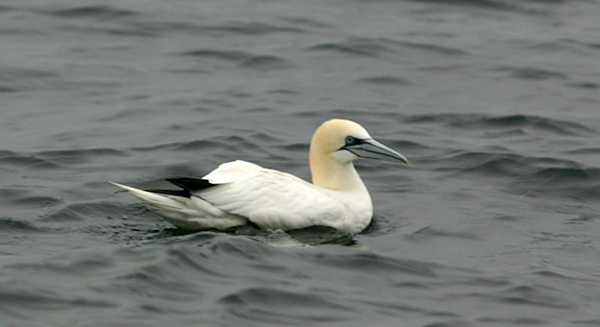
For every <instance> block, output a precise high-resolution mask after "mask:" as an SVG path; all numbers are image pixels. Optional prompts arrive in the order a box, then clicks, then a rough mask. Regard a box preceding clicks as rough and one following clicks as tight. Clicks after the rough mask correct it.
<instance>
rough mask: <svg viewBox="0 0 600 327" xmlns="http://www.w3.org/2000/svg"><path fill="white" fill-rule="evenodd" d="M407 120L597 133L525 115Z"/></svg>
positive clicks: (471, 127)
mask: <svg viewBox="0 0 600 327" xmlns="http://www.w3.org/2000/svg"><path fill="white" fill-rule="evenodd" d="M405 120H406V121H407V122H410V123H437V124H443V125H445V126H448V127H453V128H460V129H469V130H482V131H485V132H489V131H491V130H498V129H513V130H514V129H515V128H520V129H521V130H522V131H523V132H527V130H532V131H544V132H550V133H552V134H556V135H564V136H583V135H589V134H596V133H597V132H596V130H594V129H593V128H591V127H588V126H585V125H583V124H580V123H575V122H571V121H566V120H559V119H551V118H546V117H541V116H535V115H523V114H515V115H507V116H489V115H479V114H435V115H414V116H409V117H407V118H405Z"/></svg>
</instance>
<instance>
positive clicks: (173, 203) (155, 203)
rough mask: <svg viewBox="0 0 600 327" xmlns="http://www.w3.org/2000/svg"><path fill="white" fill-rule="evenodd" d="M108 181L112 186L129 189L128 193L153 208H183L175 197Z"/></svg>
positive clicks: (175, 209)
mask: <svg viewBox="0 0 600 327" xmlns="http://www.w3.org/2000/svg"><path fill="white" fill-rule="evenodd" d="M109 183H111V184H113V185H114V186H117V187H120V188H122V189H124V190H126V191H129V193H131V194H133V195H135V196H136V197H137V198H139V199H140V200H142V201H144V202H146V203H147V204H149V205H150V206H152V207H154V208H155V209H158V210H174V211H177V210H181V209H183V207H182V203H181V202H180V201H177V200H176V198H175V197H166V196H163V195H160V194H157V193H153V192H149V191H144V190H140V189H137V188H135V187H131V186H127V185H123V184H119V183H115V182H110V181H109Z"/></svg>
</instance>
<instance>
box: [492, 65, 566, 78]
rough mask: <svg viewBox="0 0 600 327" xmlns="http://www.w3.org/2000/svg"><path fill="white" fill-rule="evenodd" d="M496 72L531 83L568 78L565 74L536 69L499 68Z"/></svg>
mask: <svg viewBox="0 0 600 327" xmlns="http://www.w3.org/2000/svg"><path fill="white" fill-rule="evenodd" d="M494 70H495V71H500V72H509V73H510V76H511V77H513V78H516V79H524V80H531V81H543V80H549V79H559V80H565V79H567V78H568V76H567V75H565V74H563V73H559V72H554V71H550V70H546V69H540V68H534V67H499V68H496V69H494Z"/></svg>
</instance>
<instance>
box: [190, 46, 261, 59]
mask: <svg viewBox="0 0 600 327" xmlns="http://www.w3.org/2000/svg"><path fill="white" fill-rule="evenodd" d="M179 55H180V56H189V57H196V58H207V59H219V60H225V61H235V62H241V61H244V60H248V59H250V58H252V57H253V56H254V55H253V54H251V53H248V52H244V51H235V50H212V49H199V50H191V51H185V52H181V53H179Z"/></svg>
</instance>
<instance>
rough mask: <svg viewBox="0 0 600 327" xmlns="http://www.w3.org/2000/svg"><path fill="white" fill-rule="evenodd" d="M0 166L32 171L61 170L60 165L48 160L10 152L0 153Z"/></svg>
mask: <svg viewBox="0 0 600 327" xmlns="http://www.w3.org/2000/svg"><path fill="white" fill-rule="evenodd" d="M0 164H5V165H11V166H15V167H29V168H32V169H49V170H54V169H62V168H63V167H62V165H60V164H58V163H56V162H54V161H52V160H48V159H43V158H38V157H37V156H35V155H33V154H21V153H17V152H12V151H0Z"/></svg>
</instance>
